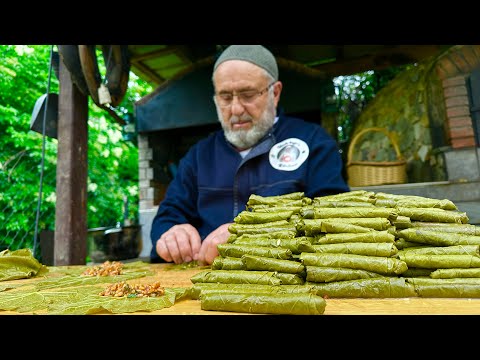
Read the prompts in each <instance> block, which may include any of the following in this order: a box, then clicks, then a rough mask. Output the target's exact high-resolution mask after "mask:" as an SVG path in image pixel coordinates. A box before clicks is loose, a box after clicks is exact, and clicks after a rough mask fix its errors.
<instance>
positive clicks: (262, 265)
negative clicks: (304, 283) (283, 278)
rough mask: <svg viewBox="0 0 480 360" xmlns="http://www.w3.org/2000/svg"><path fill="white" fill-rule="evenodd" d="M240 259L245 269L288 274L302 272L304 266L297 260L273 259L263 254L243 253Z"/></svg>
mask: <svg viewBox="0 0 480 360" xmlns="http://www.w3.org/2000/svg"><path fill="white" fill-rule="evenodd" d="M241 261H242V262H243V264H244V265H245V267H246V270H264V271H277V272H282V273H290V274H302V273H304V272H305V266H304V265H303V264H302V263H301V262H298V261H293V260H281V259H273V258H268V257H263V256H254V255H243V256H242V257H241Z"/></svg>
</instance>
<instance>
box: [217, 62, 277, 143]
mask: <svg viewBox="0 0 480 360" xmlns="http://www.w3.org/2000/svg"><path fill="white" fill-rule="evenodd" d="M214 83H215V93H216V95H215V96H214V101H215V105H216V108H217V114H218V118H219V121H220V123H221V124H222V128H223V130H224V132H225V137H226V138H227V140H228V141H229V142H230V143H232V144H233V145H234V146H235V147H237V148H238V149H240V150H242V149H248V148H250V147H252V146H254V145H255V144H256V143H257V142H258V141H259V140H260V139H261V138H262V137H263V136H264V135H265V134H266V133H267V132H268V130H269V129H270V128H271V127H272V125H273V121H274V119H275V115H276V107H277V104H278V100H279V98H280V92H281V88H282V84H281V83H280V82H275V83H273V84H272V83H269V80H268V78H267V76H265V73H264V71H263V70H262V69H261V68H259V67H258V66H256V65H253V64H251V63H249V62H246V61H240V60H231V61H226V62H224V63H222V64H220V65H219V66H218V68H217V70H216V72H215V74H214Z"/></svg>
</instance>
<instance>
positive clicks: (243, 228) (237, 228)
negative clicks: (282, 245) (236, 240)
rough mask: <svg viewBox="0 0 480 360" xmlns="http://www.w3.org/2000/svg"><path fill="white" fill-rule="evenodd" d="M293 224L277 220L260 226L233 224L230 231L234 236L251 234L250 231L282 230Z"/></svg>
mask: <svg viewBox="0 0 480 360" xmlns="http://www.w3.org/2000/svg"><path fill="white" fill-rule="evenodd" d="M290 226H291V224H290V223H289V222H288V221H287V220H277V221H272V222H267V223H258V224H240V223H232V224H230V225H229V227H228V231H229V232H230V233H232V234H237V233H244V232H250V230H257V229H262V228H281V229H280V230H283V228H284V227H290Z"/></svg>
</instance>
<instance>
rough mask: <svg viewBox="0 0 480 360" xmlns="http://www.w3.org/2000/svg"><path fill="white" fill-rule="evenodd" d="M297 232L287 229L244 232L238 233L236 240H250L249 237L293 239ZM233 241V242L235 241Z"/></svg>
mask: <svg viewBox="0 0 480 360" xmlns="http://www.w3.org/2000/svg"><path fill="white" fill-rule="evenodd" d="M296 234H297V232H296V231H292V230H286V231H272V232H268V233H261V234H242V235H239V236H238V235H236V237H235V241H236V240H242V241H243V240H249V239H293V238H294V237H295V235H296ZM235 241H232V242H235Z"/></svg>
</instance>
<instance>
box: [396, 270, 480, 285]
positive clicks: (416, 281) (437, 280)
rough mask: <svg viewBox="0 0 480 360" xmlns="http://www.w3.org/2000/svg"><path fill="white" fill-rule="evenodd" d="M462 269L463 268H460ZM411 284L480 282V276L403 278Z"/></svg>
mask: <svg viewBox="0 0 480 360" xmlns="http://www.w3.org/2000/svg"><path fill="white" fill-rule="evenodd" d="M461 270H464V269H461ZM405 281H407V282H409V283H412V284H413V285H439V284H459V285H460V284H477V285H478V284H480V277H476V278H474V277H472V278H428V277H423V278H405Z"/></svg>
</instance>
